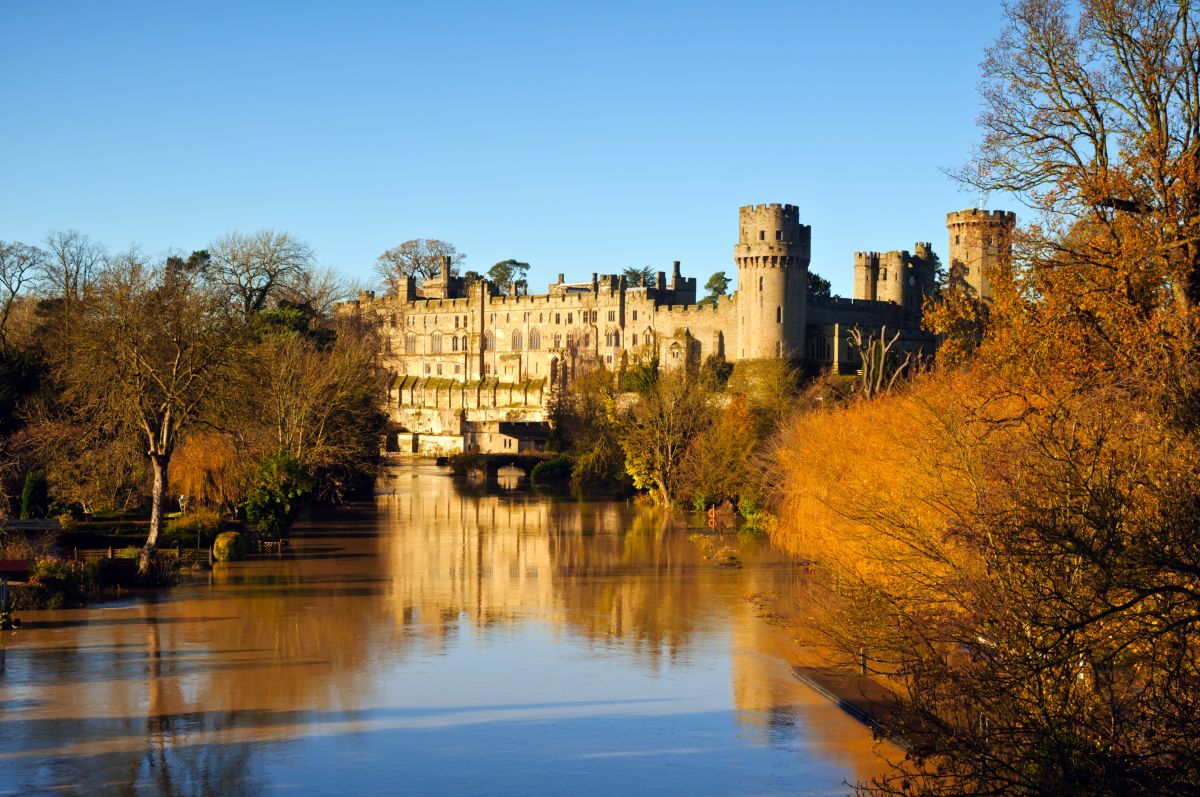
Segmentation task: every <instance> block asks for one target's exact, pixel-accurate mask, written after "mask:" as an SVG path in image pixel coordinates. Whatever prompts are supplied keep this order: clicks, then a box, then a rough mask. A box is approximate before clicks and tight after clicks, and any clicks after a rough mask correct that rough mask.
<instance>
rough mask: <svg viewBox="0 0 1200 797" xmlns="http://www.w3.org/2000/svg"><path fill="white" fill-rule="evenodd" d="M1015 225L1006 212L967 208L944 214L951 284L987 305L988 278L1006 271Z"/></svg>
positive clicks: (1012, 216) (990, 294) (1010, 212)
mask: <svg viewBox="0 0 1200 797" xmlns="http://www.w3.org/2000/svg"><path fill="white" fill-rule="evenodd" d="M1016 225H1017V214H1015V213H1013V212H1012V211H1010V210H981V209H980V208H967V209H966V210H959V211H955V212H953V213H947V214H946V230H947V232H948V233H949V236H950V264H949V273H950V279H951V282H952V283H953V284H956V285H959V286H961V287H963V288H964V289H966V290H967V291H968V292H970V293H971V294H972V295H974V296H976V297H977V298H979V299H982V300H983V301H985V302H987V301H991V298H992V282H991V276H990V275H991V274H992V272H993V271H994V270H995V269H998V268H1005V267H1007V265H1008V262H1009V259H1010V257H1011V253H1012V231H1013V229H1014V228H1015V227H1016Z"/></svg>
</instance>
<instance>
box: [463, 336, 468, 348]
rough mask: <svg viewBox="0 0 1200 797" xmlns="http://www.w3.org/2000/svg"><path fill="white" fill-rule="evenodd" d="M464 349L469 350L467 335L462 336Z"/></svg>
mask: <svg viewBox="0 0 1200 797" xmlns="http://www.w3.org/2000/svg"><path fill="white" fill-rule="evenodd" d="M462 350H463V351H466V350H467V336H466V335H463V336H462Z"/></svg>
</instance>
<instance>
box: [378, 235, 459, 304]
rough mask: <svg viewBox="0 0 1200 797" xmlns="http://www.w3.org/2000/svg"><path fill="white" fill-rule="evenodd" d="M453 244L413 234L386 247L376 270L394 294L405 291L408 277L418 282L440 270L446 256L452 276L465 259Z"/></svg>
mask: <svg viewBox="0 0 1200 797" xmlns="http://www.w3.org/2000/svg"><path fill="white" fill-rule="evenodd" d="M466 257H467V256H466V255H465V254H463V253H462V252H459V251H458V249H456V248H455V246H454V244H452V243H449V242H447V241H439V240H438V239H436V238H414V239H413V240H411V241H405V242H404V243H402V244H399V245H397V246H394V247H392V248H391V249H386V250H384V252H383V253H382V254H381V255H379V257H378V258H377V259H376V261H375V274H376V275H377V276H378V277H379V279H380V281H381V282H382V283H383V284H384V286H386V287H387V289H388V291H389V292H390V293H392V294H403V293H404V285H405V281H406V280H407V279H408V278H409V277H412V278H413V279H414V280H415V281H416V283H417V285H418V286H419V285H420V284H421V283H422V282H424V281H425V280H427V279H429V278H431V277H436V276H438V275H440V274H441V270H442V262H443V258H449V259H450V276H452V277H454V276H457V275H458V269H459V267H460V266H461V265H462V263H463V261H464V260H466Z"/></svg>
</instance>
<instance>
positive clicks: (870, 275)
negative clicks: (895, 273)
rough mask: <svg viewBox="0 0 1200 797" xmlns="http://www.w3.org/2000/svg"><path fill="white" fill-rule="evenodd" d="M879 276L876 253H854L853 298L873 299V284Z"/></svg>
mask: <svg viewBox="0 0 1200 797" xmlns="http://www.w3.org/2000/svg"><path fill="white" fill-rule="evenodd" d="M878 274H879V253H878V252H855V253H854V298H855V299H867V300H874V299H875V282H876V280H877V279H878V276H877V275H878Z"/></svg>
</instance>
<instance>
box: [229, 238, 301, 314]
mask: <svg viewBox="0 0 1200 797" xmlns="http://www.w3.org/2000/svg"><path fill="white" fill-rule="evenodd" d="M208 254H209V257H210V259H211V262H210V264H209V267H208V273H209V279H210V280H212V282H214V283H215V284H217V285H219V286H221V288H222V289H223V290H224V291H225V292H226V294H227V295H228V296H229V297H230V298H231V299H232V300H233V301H234V302H235V303H236V304H237V305H238V306H239V307H240V309H241V311H242V313H243V315H245V316H250V315H252V314H254V313H257V312H259V311H260V310H263V309H264V308H266V307H267V306H268V305H269V304H270V303H271V302H272V301H276V300H278V299H279V298H280V297H282V296H286V295H287V293H288V292H289V291H291V290H292V289H294V288H295V286H296V285H297V284H298V283H300V282H301V281H302V278H303V275H304V274H305V273H306V271H307V270H308V269H309V267H310V266H311V265H312V261H313V254H312V249H310V248H309V246H308V244H306V243H304V242H303V241H299V240H297V239H295V238H293V237H292V236H291V235H290V234H288V233H286V232H276V231H275V230H259V231H258V232H256V233H252V234H250V235H245V234H242V233H237V232H235V233H230V234H229V235H226V236H225V237H224V238H220V239H218V240H216V241H214V242H213V243H212V244H211V245H210V246H209V250H208Z"/></svg>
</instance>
